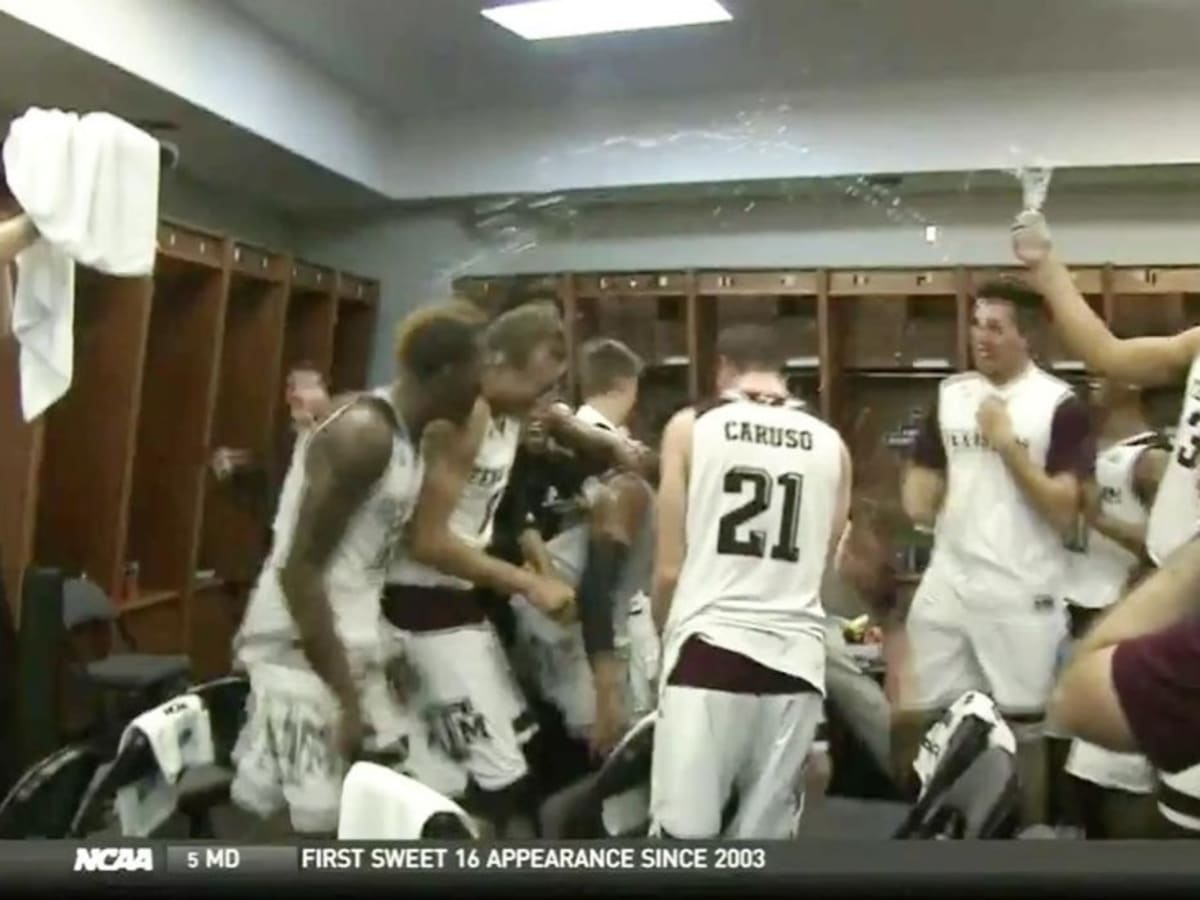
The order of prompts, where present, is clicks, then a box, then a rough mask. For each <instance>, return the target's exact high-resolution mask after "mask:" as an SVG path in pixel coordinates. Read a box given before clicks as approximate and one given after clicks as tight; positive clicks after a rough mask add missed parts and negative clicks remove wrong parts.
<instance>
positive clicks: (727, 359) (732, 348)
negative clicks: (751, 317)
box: [717, 323, 787, 391]
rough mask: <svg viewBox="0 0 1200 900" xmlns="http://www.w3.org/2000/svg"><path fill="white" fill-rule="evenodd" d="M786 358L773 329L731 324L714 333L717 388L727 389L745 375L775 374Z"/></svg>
mask: <svg viewBox="0 0 1200 900" xmlns="http://www.w3.org/2000/svg"><path fill="white" fill-rule="evenodd" d="M786 361H787V356H786V354H785V353H784V350H783V347H782V345H781V342H780V340H779V335H778V331H777V329H774V328H769V327H768V326H766V325H756V324H752V323H747V324H743V325H732V326H730V327H729V328H726V329H725V330H724V331H722V332H721V333H720V335H718V336H717V390H719V391H724V390H728V389H729V388H730V387H732V386H733V384H734V383H735V382H736V381H737V380H738V379H739V378H741V377H743V376H745V375H750V374H765V375H778V374H779V373H780V372H782V371H783V366H784V363H785V362H786Z"/></svg>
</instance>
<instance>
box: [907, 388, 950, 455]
mask: <svg viewBox="0 0 1200 900" xmlns="http://www.w3.org/2000/svg"><path fill="white" fill-rule="evenodd" d="M912 461H913V462H914V463H915V464H916V465H918V466H920V467H921V468H923V469H936V470H937V471H939V472H944V471H945V470H946V445H945V444H943V443H942V427H941V423H940V422H939V421H938V408H937V404H936V403H935V404H934V407H933V409H931V410H930V411H929V415H927V416H926V417H925V420H924V421H923V422H922V423H921V430H920V431H918V432H917V439H916V441H915V442H914V443H913V451H912Z"/></svg>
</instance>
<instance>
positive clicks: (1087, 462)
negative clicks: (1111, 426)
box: [1046, 396, 1096, 478]
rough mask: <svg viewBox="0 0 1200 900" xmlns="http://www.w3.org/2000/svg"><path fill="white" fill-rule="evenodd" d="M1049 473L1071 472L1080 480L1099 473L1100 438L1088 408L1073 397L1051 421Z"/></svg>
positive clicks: (1048, 454)
mask: <svg viewBox="0 0 1200 900" xmlns="http://www.w3.org/2000/svg"><path fill="white" fill-rule="evenodd" d="M1046 472H1047V473H1049V474H1050V475H1057V474H1059V473H1060V472H1069V473H1071V474H1072V475H1078V476H1079V477H1080V478H1091V477H1092V476H1093V475H1095V474H1096V439H1095V436H1094V435H1093V433H1092V420H1091V416H1090V415H1088V409H1087V406H1086V405H1084V403H1083V401H1082V400H1080V399H1079V398H1078V397H1075V396H1071V397H1068V398H1067V399H1066V400H1064V401H1063V402H1062V403H1060V404H1059V405H1058V409H1056V410H1054V418H1053V420H1052V421H1051V422H1050V446H1049V447H1048V448H1047V450H1046Z"/></svg>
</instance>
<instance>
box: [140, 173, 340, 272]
mask: <svg viewBox="0 0 1200 900" xmlns="http://www.w3.org/2000/svg"><path fill="white" fill-rule="evenodd" d="M158 205H159V213H160V215H162V216H163V217H164V218H168V219H177V220H179V221H181V222H186V223H187V224H190V225H198V226H200V227H202V228H206V229H209V230H211V231H216V232H219V233H221V234H228V235H230V236H231V237H235V238H238V239H240V240H243V241H246V242H247V243H251V244H261V245H264V246H266V247H268V248H270V249H273V250H298V248H297V247H296V246H295V233H294V230H293V228H292V227H291V225H290V223H289V222H288V221H287V219H286V218H285V217H284V216H283V215H281V214H280V213H278V212H276V211H274V210H271V209H268V208H267V207H265V206H261V205H259V204H256V203H253V202H250V201H248V200H246V199H245V198H244V197H239V196H237V195H235V194H232V193H229V192H226V191H222V190H220V189H218V188H213V187H209V186H208V185H205V184H201V183H200V182H198V181H196V180H194V179H192V178H190V177H189V176H188V175H187V174H186V173H184V172H171V173H168V174H166V175H165V176H164V177H163V183H162V189H161V191H160V194H159V201H158ZM317 261H318V262H320V261H321V260H317Z"/></svg>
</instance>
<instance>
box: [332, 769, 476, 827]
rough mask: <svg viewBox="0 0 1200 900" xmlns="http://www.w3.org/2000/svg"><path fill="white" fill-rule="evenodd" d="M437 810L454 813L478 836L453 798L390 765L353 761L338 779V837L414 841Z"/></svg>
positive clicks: (469, 818)
mask: <svg viewBox="0 0 1200 900" xmlns="http://www.w3.org/2000/svg"><path fill="white" fill-rule="evenodd" d="M438 813H448V814H449V815H452V816H454V817H455V818H457V819H458V820H459V821H460V822H462V823H463V825H464V826H466V828H467V830H468V831H469V832H470V833H471V835H472V836H473V837H475V838H478V837H479V832H478V829H476V827H475V823H474V822H473V821H472V820H471V817H470V816H468V815H467V814H466V813H465V812H463V810H462V808H461V807H459V806H458V804H456V803H455V802H454V801H453V800H451V799H449V798H448V797H445V796H443V795H442V794H439V793H438V792H437V791H435V790H434V789H433V788H430V787H426V786H425V785H424V784H422V783H421V782H419V781H417V780H416V779H414V778H409V777H408V776H407V775H401V774H400V773H399V772H396V771H394V770H393V769H389V768H386V767H385V766H380V765H376V764H375V763H370V762H357V763H355V764H354V765H352V766H351V767H350V771H349V772H347V773H346V778H345V780H344V781H343V782H342V802H341V812H340V814H339V817H338V840H340V841H392V840H394V841H415V840H417V839H419V838H420V837H421V833H422V831H423V829H424V828H425V824H426V823H427V822H428V821H429V820H430V819H431V818H433V816H435V815H437V814H438Z"/></svg>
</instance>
